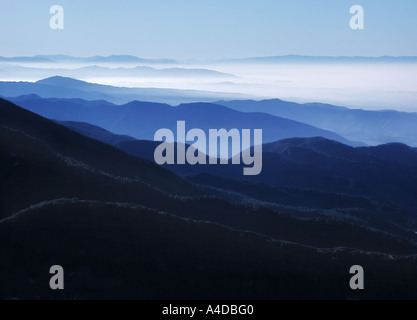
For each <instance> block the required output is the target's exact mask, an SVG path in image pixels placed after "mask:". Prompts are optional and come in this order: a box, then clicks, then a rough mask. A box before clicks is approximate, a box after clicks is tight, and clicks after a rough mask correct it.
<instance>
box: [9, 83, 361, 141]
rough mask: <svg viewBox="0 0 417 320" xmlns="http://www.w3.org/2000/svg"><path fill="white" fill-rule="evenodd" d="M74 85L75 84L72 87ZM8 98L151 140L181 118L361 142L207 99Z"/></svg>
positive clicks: (197, 124) (47, 113) (267, 134)
mask: <svg viewBox="0 0 417 320" xmlns="http://www.w3.org/2000/svg"><path fill="white" fill-rule="evenodd" d="M68 81H71V80H68ZM75 84H78V83H75ZM69 85H71V83H69ZM78 88H79V87H78V86H75V89H78ZM10 101H12V102H15V103H17V104H18V105H20V106H21V107H23V108H26V109H27V110H30V111H32V112H35V113H37V114H39V115H42V116H44V117H46V118H49V119H54V120H58V121H78V122H87V123H90V124H93V125H97V126H100V127H102V128H104V129H106V130H109V131H111V132H114V133H117V134H123V135H129V136H132V137H135V138H136V139H144V140H153V138H154V134H155V132H156V131H157V130H159V129H161V128H168V129H170V130H172V131H173V132H174V133H175V132H176V126H177V121H185V122H186V129H187V130H190V129H193V128H200V129H202V130H204V131H206V132H207V134H208V130H209V129H221V128H225V129H227V130H230V129H233V128H237V129H239V130H241V129H263V141H264V143H267V142H273V141H276V140H280V139H285V138H289V137H315V136H322V137H325V138H327V139H331V140H336V141H339V142H342V143H345V144H348V145H363V144H360V143H357V142H352V141H349V140H347V139H345V138H343V137H342V136H339V135H337V134H335V133H333V132H331V131H327V130H322V129H318V128H315V127H313V126H311V125H307V124H304V123H301V122H297V121H293V120H288V119H285V118H281V117H276V116H272V115H269V114H265V113H245V112H239V111H236V110H233V109H229V108H227V107H224V106H221V105H217V104H209V103H192V104H182V105H179V106H178V107H172V106H170V105H168V104H159V103H150V102H139V101H133V102H130V103H128V104H125V105H120V106H115V105H111V104H110V105H109V104H106V103H105V104H95V103H91V102H86V103H84V102H83V101H82V100H74V99H72V100H66V99H42V98H38V97H36V96H28V97H27V99H25V97H19V98H10Z"/></svg>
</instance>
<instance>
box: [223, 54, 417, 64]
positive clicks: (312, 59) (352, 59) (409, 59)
mask: <svg viewBox="0 0 417 320" xmlns="http://www.w3.org/2000/svg"><path fill="white" fill-rule="evenodd" d="M221 61H222V62H227V63H326V64H328V63H416V62H417V57H415V56H401V57H393V56H381V57H363V56H362V57H361V56H333V57H332V56H300V55H284V56H270V57H250V58H242V59H224V60H221Z"/></svg>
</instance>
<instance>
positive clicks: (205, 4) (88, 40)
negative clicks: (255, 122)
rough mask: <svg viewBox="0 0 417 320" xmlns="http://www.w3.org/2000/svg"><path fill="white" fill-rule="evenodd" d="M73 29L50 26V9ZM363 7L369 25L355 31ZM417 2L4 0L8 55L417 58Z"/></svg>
mask: <svg viewBox="0 0 417 320" xmlns="http://www.w3.org/2000/svg"><path fill="white" fill-rule="evenodd" d="M54 4H59V5H62V6H63V7H64V10H65V30H51V29H50V28H49V19H50V17H51V15H50V14H49V8H50V7H51V6H52V5H54ZM354 4H359V5H362V6H363V8H364V10H365V30H363V31H359V30H356V31H353V30H351V29H350V28H349V20H350V17H351V16H350V14H349V8H350V7H351V6H352V5H354ZM416 35H417V1H416V0H398V1H393V0H390V1H385V0H384V1H383V0H354V1H349V0H315V1H312V0H291V1H290V0H288V1H278V0H256V1H255V0H201V1H197V0H148V1H138V0H135V1H133V0H118V1H114V0H106V1H98V0H83V1H81V0H52V1H50V0H36V1H28V0H1V1H0V39H1V45H0V56H18V55H25V56H28V55H35V54H69V55H75V56H91V55H111V54H131V55H136V56H140V57H144V58H162V57H166V58H176V59H187V58H198V59H207V58H209V59H210V58H231V57H251V56H271V55H286V54H299V55H329V56H340V55H361V56H381V55H394V56H399V55H416V56H417V41H416V40H417V36H416Z"/></svg>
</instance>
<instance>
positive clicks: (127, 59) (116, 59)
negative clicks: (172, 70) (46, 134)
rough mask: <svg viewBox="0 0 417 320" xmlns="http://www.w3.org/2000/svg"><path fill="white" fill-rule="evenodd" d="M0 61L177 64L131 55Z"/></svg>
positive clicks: (43, 56)
mask: <svg viewBox="0 0 417 320" xmlns="http://www.w3.org/2000/svg"><path fill="white" fill-rule="evenodd" d="M0 61H5V62H78V63H80V62H97V63H157V64H164V63H169V64H175V63H177V61H175V60H173V59H142V58H139V57H136V56H131V55H111V56H106V57H105V56H94V57H86V58H82V57H73V56H69V55H63V54H57V55H36V56H33V57H0Z"/></svg>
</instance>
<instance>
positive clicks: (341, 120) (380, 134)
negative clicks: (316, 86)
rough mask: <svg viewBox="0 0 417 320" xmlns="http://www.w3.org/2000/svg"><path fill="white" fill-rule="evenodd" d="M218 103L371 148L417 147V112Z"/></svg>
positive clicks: (264, 102) (278, 102) (280, 103)
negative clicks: (394, 144)
mask: <svg viewBox="0 0 417 320" xmlns="http://www.w3.org/2000/svg"><path fill="white" fill-rule="evenodd" d="M217 103H218V104H221V105H224V106H227V107H229V108H232V109H235V110H239V111H243V112H265V113H269V114H272V115H276V116H280V117H284V118H287V119H292V120H295V121H300V122H304V123H308V124H310V125H312V126H315V127H318V128H322V129H326V130H330V131H333V132H336V133H338V134H340V135H342V136H344V137H346V138H347V139H350V140H354V141H356V140H357V141H363V142H364V143H366V144H369V145H377V144H383V143H389V142H400V143H405V144H407V145H410V146H417V125H416V124H417V113H408V112H399V111H390V110H382V111H369V110H360V109H348V108H343V107H338V106H333V105H329V104H322V103H306V104H298V103H294V102H287V101H282V100H279V99H273V100H262V101H253V100H245V101H219V102H217Z"/></svg>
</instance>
